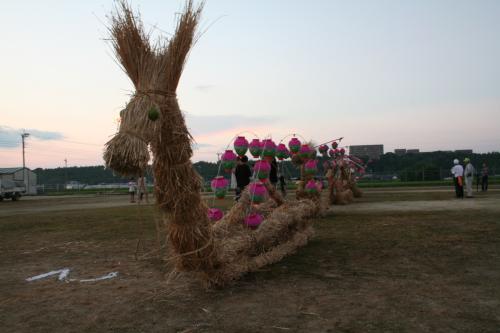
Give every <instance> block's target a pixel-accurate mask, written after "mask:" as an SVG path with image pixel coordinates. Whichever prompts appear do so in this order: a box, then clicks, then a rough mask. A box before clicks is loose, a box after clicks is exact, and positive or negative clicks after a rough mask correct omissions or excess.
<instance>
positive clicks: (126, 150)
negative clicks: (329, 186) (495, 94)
mask: <svg viewBox="0 0 500 333" xmlns="http://www.w3.org/2000/svg"><path fill="white" fill-rule="evenodd" d="M202 7H203V4H201V5H199V6H195V5H194V4H193V2H192V1H187V2H186V5H185V7H184V10H183V12H182V14H181V15H180V16H178V21H177V26H176V31H175V33H174V34H173V35H172V36H171V38H170V39H168V40H166V39H164V40H160V41H159V42H157V43H154V44H153V43H151V41H150V35H149V34H147V33H146V32H145V31H144V27H143V25H142V23H141V20H140V18H139V17H138V16H137V15H135V14H134V13H133V12H132V10H131V9H130V7H129V5H128V4H127V3H126V1H125V0H123V1H119V2H118V5H117V8H116V11H115V13H114V14H113V15H112V16H111V17H110V28H109V31H110V35H111V40H112V45H113V47H114V50H115V54H116V58H117V60H118V62H119V63H120V64H121V65H122V67H123V70H124V71H125V72H126V73H127V75H128V76H129V77H130V79H131V80H132V82H133V84H134V86H135V89H136V92H135V93H134V94H133V96H132V97H131V100H130V102H129V103H128V104H127V107H126V110H125V111H124V112H123V114H122V119H121V125H120V128H119V131H118V133H117V134H116V136H115V137H114V138H113V139H111V140H110V141H109V142H108V143H107V145H106V151H105V154H104V158H105V161H106V164H107V166H108V167H110V168H112V169H114V170H115V171H117V172H119V173H122V174H126V175H129V174H138V173H140V171H141V169H143V168H144V167H145V164H146V163H147V161H148V159H149V151H151V154H152V157H153V172H154V177H155V196H156V199H157V204H158V206H159V208H160V210H161V211H162V212H163V223H164V224H165V227H166V230H167V238H168V244H169V245H170V247H171V250H172V251H171V253H172V255H171V257H170V258H169V260H170V261H173V262H174V264H175V267H176V269H177V270H178V271H190V272H193V273H195V274H196V275H197V276H199V277H201V278H202V279H203V281H204V282H205V284H207V285H209V286H220V285H225V284H227V283H229V282H231V281H233V280H235V279H237V278H239V277H240V276H241V275H243V274H245V273H247V272H250V271H254V270H256V269H259V268H260V267H262V266H264V265H267V264H271V263H274V262H276V261H279V260H281V259H282V258H283V257H284V256H286V255H289V254H292V253H294V252H295V251H296V250H297V249H298V248H299V247H301V246H304V245H305V244H306V243H307V241H308V239H309V238H310V237H311V235H312V234H313V231H312V219H313V218H314V217H316V216H317V215H318V214H319V212H320V210H321V208H320V207H321V205H320V202H319V199H317V198H308V197H305V198H303V199H301V200H293V201H285V200H283V198H282V197H281V196H280V195H279V193H277V192H276V191H275V190H273V189H271V188H268V189H269V190H270V193H271V200H269V201H268V203H266V204H265V205H260V207H255V206H254V205H252V204H251V200H250V196H249V194H248V191H244V192H243V195H242V198H241V200H240V201H239V202H238V203H237V204H235V205H234V206H233V207H232V209H231V210H230V211H229V212H228V213H227V214H226V216H225V217H224V218H223V219H222V220H221V221H219V222H217V223H216V224H212V223H211V222H210V221H209V220H208V217H207V206H206V204H205V202H204V201H203V200H202V198H201V185H202V183H201V178H200V177H199V175H198V174H197V173H196V171H195V170H194V168H193V165H192V164H191V156H192V153H193V152H192V149H191V143H192V137H191V135H190V133H189V131H188V129H187V126H186V123H185V120H184V117H183V114H182V112H181V111H180V108H179V105H178V102H177V98H176V89H177V85H178V83H179V79H180V77H181V74H182V71H183V68H184V64H185V61H186V57H187V55H188V53H189V51H190V49H191V47H192V46H193V44H194V43H195V41H196V31H197V26H198V22H199V19H200V14H201V11H202ZM151 108H155V110H158V114H159V116H158V119H156V120H151V119H150V117H149V116H148V114H149V111H150V110H151ZM250 211H257V212H259V213H261V214H263V215H264V217H265V219H264V221H263V223H262V224H261V225H260V227H259V228H258V229H256V230H250V229H248V228H247V227H245V226H244V225H243V223H242V222H243V220H244V218H245V216H246V215H247V214H248V213H249V212H250Z"/></svg>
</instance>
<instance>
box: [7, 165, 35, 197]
mask: <svg viewBox="0 0 500 333" xmlns="http://www.w3.org/2000/svg"><path fill="white" fill-rule="evenodd" d="M0 180H12V181H17V182H24V186H25V187H26V194H36V185H37V183H36V181H37V180H36V174H35V173H34V172H33V171H31V170H30V169H28V168H24V169H23V168H22V167H18V168H0Z"/></svg>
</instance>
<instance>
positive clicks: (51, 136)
mask: <svg viewBox="0 0 500 333" xmlns="http://www.w3.org/2000/svg"><path fill="white" fill-rule="evenodd" d="M23 132H26V133H29V134H30V137H33V138H36V139H39V140H43V141H47V140H60V139H63V138H64V136H63V135H62V133H60V132H51V131H42V130H37V129H34V128H29V129H25V130H22V129H19V128H17V129H16V128H12V127H8V126H0V147H3V148H16V147H19V146H21V134H22V133H23Z"/></svg>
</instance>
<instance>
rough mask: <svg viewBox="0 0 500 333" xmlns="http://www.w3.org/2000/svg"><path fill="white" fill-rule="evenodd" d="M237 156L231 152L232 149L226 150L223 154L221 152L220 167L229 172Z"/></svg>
mask: <svg viewBox="0 0 500 333" xmlns="http://www.w3.org/2000/svg"><path fill="white" fill-rule="evenodd" d="M237 158H238V156H236V154H235V153H233V151H232V150H226V151H225V152H224V154H222V157H221V160H222V168H223V169H224V171H226V172H231V171H232V170H233V169H234V167H235V166H236V159H237Z"/></svg>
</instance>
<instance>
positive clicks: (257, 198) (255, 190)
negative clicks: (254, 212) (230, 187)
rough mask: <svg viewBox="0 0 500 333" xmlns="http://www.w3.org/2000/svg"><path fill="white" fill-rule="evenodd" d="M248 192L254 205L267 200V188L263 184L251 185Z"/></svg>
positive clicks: (255, 183)
mask: <svg viewBox="0 0 500 333" xmlns="http://www.w3.org/2000/svg"><path fill="white" fill-rule="evenodd" d="M248 192H249V193H250V198H251V200H252V202H253V203H262V202H264V201H265V200H266V199H267V188H266V187H265V186H264V184H262V183H261V182H252V183H250V185H248Z"/></svg>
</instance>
